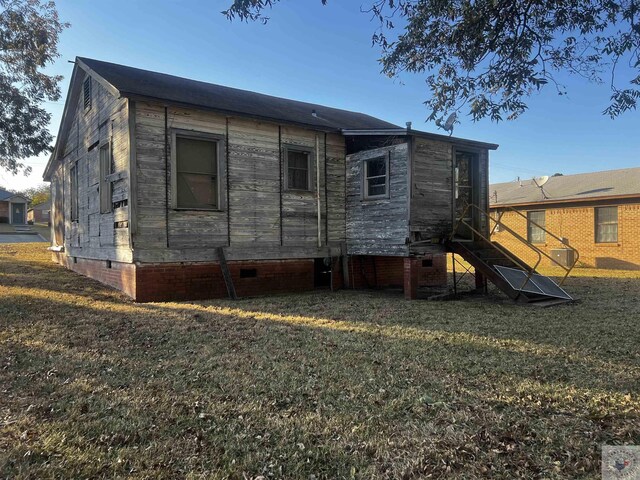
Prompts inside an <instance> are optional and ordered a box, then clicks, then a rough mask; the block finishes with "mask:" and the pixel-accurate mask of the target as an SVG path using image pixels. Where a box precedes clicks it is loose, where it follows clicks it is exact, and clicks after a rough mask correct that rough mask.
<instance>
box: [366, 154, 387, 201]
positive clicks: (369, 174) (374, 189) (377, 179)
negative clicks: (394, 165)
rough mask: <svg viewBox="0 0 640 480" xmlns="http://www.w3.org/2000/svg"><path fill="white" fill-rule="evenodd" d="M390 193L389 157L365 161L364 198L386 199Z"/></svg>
mask: <svg viewBox="0 0 640 480" xmlns="http://www.w3.org/2000/svg"><path fill="white" fill-rule="evenodd" d="M388 191H389V165H388V162H387V157H378V158H371V159H369V160H365V161H364V198H377V197H386V196H387V194H388Z"/></svg>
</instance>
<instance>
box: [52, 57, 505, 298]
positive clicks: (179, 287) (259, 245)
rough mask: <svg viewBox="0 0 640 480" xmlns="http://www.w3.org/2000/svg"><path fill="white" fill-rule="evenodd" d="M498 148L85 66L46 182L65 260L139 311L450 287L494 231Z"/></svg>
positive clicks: (116, 68)
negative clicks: (223, 300) (180, 304)
mask: <svg viewBox="0 0 640 480" xmlns="http://www.w3.org/2000/svg"><path fill="white" fill-rule="evenodd" d="M495 148H497V146H496V145H493V144H489V143H483V142H476V141H471V140H463V139H458V138H453V137H447V136H443V135H435V134H430V133H424V132H418V131H415V130H411V129H404V128H400V127H398V126H396V125H393V124H390V123H388V122H385V121H382V120H379V119H377V118H373V117H370V116H367V115H364V114H361V113H355V112H349V111H344V110H338V109H334V108H328V107H324V106H321V105H313V104H309V103H303V102H297V101H292V100H286V99H282V98H276V97H271V96H268V95H262V94H258V93H253V92H247V91H242V90H238V89H233V88H228V87H223V86H219V85H213V84H208V83H203V82H198V81H193V80H187V79H184V78H178V77H174V76H170V75H165V74H160V73H154V72H149V71H145V70H140V69H136V68H131V67H126V66H122V65H116V64H112V63H106V62H101V61H97V60H91V59H87V58H77V59H76V61H75V67H74V70H73V74H72V78H71V83H70V89H69V92H68V95H67V99H66V104H65V109H64V114H63V118H62V122H61V126H60V130H59V134H58V137H57V143H56V145H55V149H54V151H53V153H52V156H51V159H50V161H49V164H48V165H47V168H46V171H45V175H44V178H45V180H48V181H50V182H51V192H52V201H53V203H52V212H51V218H52V247H51V250H52V251H53V254H54V257H55V259H56V261H58V262H60V263H62V264H64V265H66V266H67V267H68V268H71V269H73V270H75V271H77V272H79V273H82V274H85V275H88V276H90V277H92V278H95V279H98V280H100V281H102V282H105V283H107V284H109V285H112V286H114V287H116V288H119V289H121V290H123V291H124V292H126V293H127V294H129V295H130V296H132V297H133V298H135V299H136V300H138V301H155V300H168V299H196V298H211V297H216V296H226V295H227V294H228V292H229V290H230V289H231V290H233V289H235V291H236V292H237V293H238V294H239V295H256V294H263V293H270V292H285V291H293V290H303V289H312V288H314V287H318V286H326V285H328V284H331V285H333V286H334V287H341V286H352V287H364V286H387V285H398V286H403V287H404V289H405V295H406V296H407V297H410V298H413V297H415V294H416V289H417V287H418V285H427V284H438V283H445V282H446V262H445V256H444V253H445V251H446V249H447V248H449V247H448V246H447V244H448V243H450V242H447V240H449V239H450V236H451V233H452V231H453V229H454V226H455V225H456V220H457V219H458V218H459V217H461V216H465V215H467V214H468V216H469V218H468V219H467V220H469V222H466V221H465V222H462V223H463V224H464V225H470V226H473V227H474V228H459V229H458V232H457V234H456V236H455V238H454V239H455V240H456V241H467V240H472V236H473V235H474V232H485V233H486V232H487V229H488V225H487V221H486V219H485V218H484V216H483V215H475V214H474V215H472V213H473V212H469V211H468V210H467V209H465V207H466V205H467V203H469V202H471V203H473V204H475V205H476V206H477V207H478V208H479V209H481V210H482V211H484V212H488V174H487V172H488V152H489V150H492V149H495Z"/></svg>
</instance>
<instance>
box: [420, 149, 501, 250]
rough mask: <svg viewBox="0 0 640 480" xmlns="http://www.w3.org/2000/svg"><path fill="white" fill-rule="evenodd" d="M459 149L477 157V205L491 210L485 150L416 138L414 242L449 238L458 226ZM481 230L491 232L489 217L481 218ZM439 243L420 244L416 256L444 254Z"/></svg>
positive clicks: (479, 219)
mask: <svg viewBox="0 0 640 480" xmlns="http://www.w3.org/2000/svg"><path fill="white" fill-rule="evenodd" d="M456 150H459V151H470V152H472V153H474V154H475V155H476V157H475V158H476V162H477V163H476V165H474V168H475V169H476V172H477V176H476V177H475V182H476V183H475V185H474V188H475V190H474V203H475V204H476V205H478V206H479V207H480V208H482V209H484V210H485V211H487V208H488V201H489V198H488V185H489V169H488V167H489V154H488V151H487V150H485V149H470V148H469V147H466V146H457V145H455V144H452V143H448V142H439V141H434V140H427V139H423V138H414V139H413V148H412V156H411V205H410V226H409V228H410V231H411V238H412V241H425V240H426V241H429V240H431V239H432V238H437V239H440V240H442V239H444V238H447V237H448V236H449V235H450V234H451V232H452V230H453V227H454V224H453V218H454V212H453V208H454V207H453V156H454V155H455V152H456ZM478 226H479V227H480V229H481V231H486V230H487V223H486V218H484V217H480V218H478ZM441 250H442V246H441V245H439V244H429V243H428V242H427V243H420V244H419V245H415V246H412V247H411V252H412V253H429V252H436V251H441Z"/></svg>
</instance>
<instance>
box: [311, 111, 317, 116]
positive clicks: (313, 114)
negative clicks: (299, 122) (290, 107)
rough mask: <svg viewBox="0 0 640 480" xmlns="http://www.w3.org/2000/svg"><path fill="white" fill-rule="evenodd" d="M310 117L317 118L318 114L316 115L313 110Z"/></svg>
mask: <svg viewBox="0 0 640 480" xmlns="http://www.w3.org/2000/svg"><path fill="white" fill-rule="evenodd" d="M311 116H312V117H316V118H318V114H317V113H316V111H315V110H311Z"/></svg>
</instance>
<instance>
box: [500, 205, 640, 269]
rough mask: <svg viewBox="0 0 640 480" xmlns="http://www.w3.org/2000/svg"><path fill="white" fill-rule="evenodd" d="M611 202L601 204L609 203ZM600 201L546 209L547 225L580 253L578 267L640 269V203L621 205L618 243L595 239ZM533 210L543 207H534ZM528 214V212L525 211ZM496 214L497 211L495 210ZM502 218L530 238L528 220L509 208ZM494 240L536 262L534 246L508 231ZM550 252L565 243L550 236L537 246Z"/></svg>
mask: <svg viewBox="0 0 640 480" xmlns="http://www.w3.org/2000/svg"><path fill="white" fill-rule="evenodd" d="M610 205H612V204H611V203H607V204H602V206H610ZM597 206H598V205H597V204H594V205H589V206H567V207H555V208H547V209H546V210H545V212H546V213H545V221H546V226H545V228H546V229H547V230H549V231H550V232H552V233H553V234H555V235H557V236H558V237H565V238H567V239H568V243H569V245H571V246H572V247H574V248H576V249H577V250H578V252H579V253H580V260H579V264H578V266H585V267H596V268H616V269H634V270H635V269H640V204H639V203H635V204H623V205H619V206H618V241H617V242H616V243H596V242H595V210H594V208H595V207H597ZM531 210H542V209H541V208H535V209H531ZM522 213H524V214H525V215H526V213H527V211H526V210H522ZM492 214H493V215H495V212H492ZM502 221H503V222H504V223H505V224H506V225H507V226H508V227H509V228H511V229H513V230H515V231H516V232H517V233H518V234H519V235H521V236H522V237H523V238H525V239H526V238H527V221H526V219H524V218H522V217H520V216H519V215H517V214H516V213H514V212H509V211H507V212H506V213H504V215H503V216H502ZM492 239H493V240H495V241H497V242H499V243H500V244H502V245H504V246H505V247H507V248H508V249H509V250H510V251H512V252H513V253H514V254H515V255H517V256H518V257H520V258H522V259H523V260H524V261H526V262H529V263H533V262H535V261H536V259H537V256H536V255H535V254H534V253H533V252H532V251H531V249H529V248H527V247H526V246H524V245H523V244H522V243H521V242H518V241H517V240H515V239H514V237H513V236H512V235H511V234H510V233H508V232H506V231H501V232H496V233H494V235H493V237H492ZM536 246H537V247H539V248H540V249H541V250H543V251H545V252H546V253H548V254H551V250H552V249H556V248H562V244H561V243H560V242H559V241H557V240H555V239H554V238H552V237H550V236H549V235H547V237H546V241H545V243H544V244H538V245H536ZM551 264H552V262H551V260H549V259H547V258H546V257H543V260H542V265H545V266H546V265H551Z"/></svg>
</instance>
